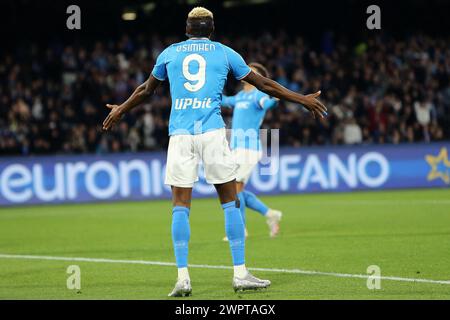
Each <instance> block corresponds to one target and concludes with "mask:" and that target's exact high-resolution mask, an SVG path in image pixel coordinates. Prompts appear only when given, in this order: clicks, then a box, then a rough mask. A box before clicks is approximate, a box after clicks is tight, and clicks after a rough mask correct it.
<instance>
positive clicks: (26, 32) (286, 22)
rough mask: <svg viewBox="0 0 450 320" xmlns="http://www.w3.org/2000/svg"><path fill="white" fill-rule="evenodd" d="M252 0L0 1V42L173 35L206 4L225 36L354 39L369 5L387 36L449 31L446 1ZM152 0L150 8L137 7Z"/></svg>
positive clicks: (449, 6) (449, 4) (364, 30)
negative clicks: (74, 13) (72, 25)
mask: <svg viewBox="0 0 450 320" xmlns="http://www.w3.org/2000/svg"><path fill="white" fill-rule="evenodd" d="M260 1H261V0H260ZM253 2H255V0H253V1H251V0H241V1H239V0H232V1H208V0H205V1H188V0H165V1H160V0H135V1H131V0H114V1H112V0H70V1H68V0H58V1H50V0H39V1H36V0H2V1H1V2H0V12H1V14H0V23H1V28H0V30H1V31H0V32H1V36H2V42H3V44H2V46H3V47H5V46H11V45H17V43H18V42H22V43H26V42H28V41H30V40H34V41H36V40H43V39H49V38H51V39H55V40H59V39H61V38H62V39H64V40H65V41H67V42H70V41H76V40H80V39H82V40H83V41H86V40H89V39H95V38H97V39H98V37H102V36H103V37H115V36H119V35H120V34H121V33H133V32H135V31H136V30H139V31H140V32H144V33H145V32H152V31H158V30H163V32H164V33H165V34H168V33H173V34H179V33H183V32H184V21H185V18H186V14H187V12H188V11H189V10H190V9H191V8H192V7H193V6H197V5H204V6H206V7H207V8H209V9H211V10H212V11H213V12H214V13H215V14H216V16H215V23H216V30H217V32H218V33H222V32H223V33H227V34H230V33H236V32H237V33H241V34H242V33H249V34H254V33H259V32H261V31H263V30H271V31H273V30H277V29H288V30H289V33H290V34H300V35H302V36H304V37H307V38H312V39H314V38H315V37H319V36H320V35H321V34H323V32H325V31H328V30H333V31H335V32H337V33H340V32H342V33H348V32H350V33H351V37H352V39H354V40H355V41H357V40H358V38H359V37H363V36H364V35H365V34H366V33H367V32H370V31H368V30H367V28H366V27H365V25H366V19H367V17H368V14H366V8H367V7H368V6H369V5H371V4H376V5H379V6H380V7H381V13H382V19H381V20H382V31H383V32H388V33H389V34H392V35H394V36H395V35H397V36H406V35H409V34H413V33H418V32H419V33H420V32H426V33H428V34H431V35H436V34H439V35H448V34H449V32H450V22H449V18H448V14H449V13H450V1H448V0H407V1H406V0H395V1H392V0H391V1H382V0H373V1H365V0H339V1H331V0H329V1H325V0H314V1H292V0H291V1H289V0H277V1H275V0H272V1H270V0H262V2H263V3H259V4H254V3H253ZM256 2H258V1H256ZM71 4H76V5H78V6H80V8H81V15H82V18H81V23H82V29H81V30H79V31H69V30H67V28H66V19H67V17H68V14H66V8H67V7H68V6H69V5H71ZM152 6H153V9H152V10H150V11H146V10H145V9H146V8H148V7H152ZM126 9H132V10H135V11H136V12H137V15H138V18H137V19H136V20H135V21H123V20H122V19H121V16H122V13H123V11H124V10H126ZM168 12H170V15H168ZM244 26H245V27H244Z"/></svg>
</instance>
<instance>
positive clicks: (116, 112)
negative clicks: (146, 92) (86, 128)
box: [103, 104, 123, 131]
mask: <svg viewBox="0 0 450 320" xmlns="http://www.w3.org/2000/svg"><path fill="white" fill-rule="evenodd" d="M106 107H107V108H109V109H111V111H110V112H109V114H108V116H107V117H106V119H105V121H103V130H105V131H108V130H109V129H111V128H112V127H113V126H114V125H115V124H116V123H117V122H119V120H120V119H122V116H123V111H122V108H121V106H118V105H115V104H107V105H106Z"/></svg>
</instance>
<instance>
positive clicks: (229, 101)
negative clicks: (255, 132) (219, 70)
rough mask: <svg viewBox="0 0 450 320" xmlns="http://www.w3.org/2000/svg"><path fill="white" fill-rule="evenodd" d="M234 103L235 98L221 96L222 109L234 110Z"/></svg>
mask: <svg viewBox="0 0 450 320" xmlns="http://www.w3.org/2000/svg"><path fill="white" fill-rule="evenodd" d="M235 103H236V97H235V96H231V97H227V96H226V95H222V107H225V108H234V105H235Z"/></svg>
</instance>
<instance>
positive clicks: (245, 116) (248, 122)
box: [223, 88, 277, 150]
mask: <svg viewBox="0 0 450 320" xmlns="http://www.w3.org/2000/svg"><path fill="white" fill-rule="evenodd" d="M223 103H224V106H228V107H232V108H233V120H232V125H231V128H232V129H233V130H232V135H231V142H230V145H231V149H237V148H244V149H256V150H261V141H260V139H259V129H260V127H261V124H262V123H263V120H264V116H265V114H266V111H267V110H269V109H271V108H272V107H274V106H276V103H277V100H276V99H273V98H271V97H270V96H269V95H267V94H266V93H264V92H261V91H259V90H257V89H256V88H253V89H252V90H249V91H245V90H242V91H240V92H239V93H238V94H236V95H235V96H231V97H224V98H223Z"/></svg>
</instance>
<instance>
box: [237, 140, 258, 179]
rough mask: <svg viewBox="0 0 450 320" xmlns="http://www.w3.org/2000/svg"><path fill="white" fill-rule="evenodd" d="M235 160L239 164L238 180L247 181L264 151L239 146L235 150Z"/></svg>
mask: <svg viewBox="0 0 450 320" xmlns="http://www.w3.org/2000/svg"><path fill="white" fill-rule="evenodd" d="M232 152H233V157H234V161H235V162H236V165H237V170H236V181H237V182H242V183H244V184H245V183H247V181H248V179H249V178H250V175H251V174H252V171H253V169H254V168H255V166H256V165H257V164H258V162H259V160H261V158H262V151H257V150H251V149H244V148H238V149H234V150H233V151H232Z"/></svg>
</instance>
